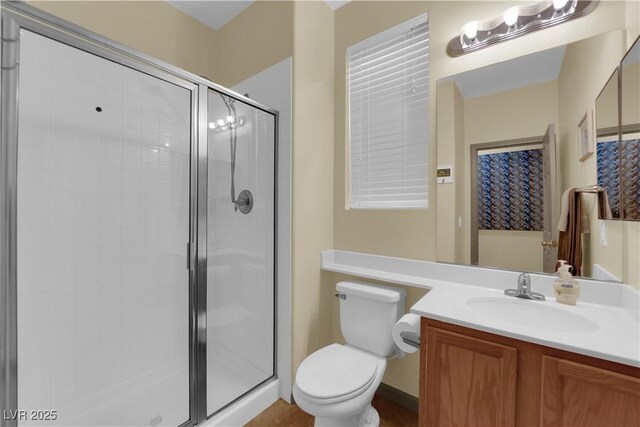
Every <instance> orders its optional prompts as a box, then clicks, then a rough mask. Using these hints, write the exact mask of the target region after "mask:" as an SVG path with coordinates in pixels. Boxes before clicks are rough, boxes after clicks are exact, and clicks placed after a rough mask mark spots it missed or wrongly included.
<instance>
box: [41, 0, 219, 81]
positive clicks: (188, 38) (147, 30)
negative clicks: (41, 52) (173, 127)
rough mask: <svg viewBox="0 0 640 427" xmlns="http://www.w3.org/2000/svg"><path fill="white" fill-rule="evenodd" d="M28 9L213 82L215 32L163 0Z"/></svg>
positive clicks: (59, 3)
mask: <svg viewBox="0 0 640 427" xmlns="http://www.w3.org/2000/svg"><path fill="white" fill-rule="evenodd" d="M30 4H31V5H33V6H36V7H38V8H40V9H42V10H44V11H45V12H49V13H51V14H53V15H56V16H58V17H60V18H62V19H66V20H67V21H70V22H72V23H74V24H76V25H79V26H81V27H84V28H87V29H89V30H91V31H94V32H96V33H98V34H101V35H103V36H105V37H108V38H110V39H113V40H115V41H117V42H119V43H122V44H124V45H126V46H129V47H131V48H133V49H136V50H139V51H140V52H143V53H145V54H147V55H150V56H152V57H154V58H157V59H160V60H162V61H165V62H168V63H169V64H172V65H175V66H177V67H180V68H182V69H185V70H187V71H190V72H192V73H194V74H197V75H204V76H207V77H209V78H210V79H212V80H214V81H215V80H216V78H217V71H216V41H215V37H216V34H215V31H213V30H212V29H211V28H209V27H207V26H206V25H204V24H202V23H200V22H199V21H197V20H196V19H194V18H192V17H190V16H189V15H186V14H184V13H182V12H181V11H179V10H178V9H176V8H175V7H173V6H170V5H169V4H168V3H166V2H164V1H36V2H30Z"/></svg>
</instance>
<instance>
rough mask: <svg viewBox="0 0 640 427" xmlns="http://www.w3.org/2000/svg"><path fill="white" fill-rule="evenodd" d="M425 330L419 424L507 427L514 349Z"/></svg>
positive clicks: (510, 419)
mask: <svg viewBox="0 0 640 427" xmlns="http://www.w3.org/2000/svg"><path fill="white" fill-rule="evenodd" d="M426 329H427V342H426V390H425V391H426V396H425V398H426V405H425V407H423V410H422V411H421V420H422V421H421V422H422V423H423V424H424V423H425V420H426V425H429V426H495V427H503V426H504V427H506V426H513V425H514V419H515V405H516V395H515V393H516V356H517V351H516V349H515V348H513V347H508V346H504V345H500V344H495V343H492V342H489V341H484V340H481V339H477V338H471V337H468V336H465V335H460V334H456V333H453V332H448V331H444V330H442V329H437V328H433V327H427V328H426ZM423 357H425V356H423ZM423 363H425V360H423ZM423 380H425V379H423Z"/></svg>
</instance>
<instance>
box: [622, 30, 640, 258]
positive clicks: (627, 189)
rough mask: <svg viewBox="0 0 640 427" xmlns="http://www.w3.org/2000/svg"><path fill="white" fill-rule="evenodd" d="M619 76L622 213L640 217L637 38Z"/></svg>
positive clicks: (631, 218) (628, 217)
mask: <svg viewBox="0 0 640 427" xmlns="http://www.w3.org/2000/svg"><path fill="white" fill-rule="evenodd" d="M620 76H621V78H620V105H621V107H622V108H621V110H620V123H621V128H620V133H621V138H620V140H621V150H620V151H621V154H620V156H621V159H622V165H621V173H620V174H621V194H622V213H621V215H622V219H623V220H625V221H640V39H638V40H636V42H635V43H634V45H633V47H632V48H631V50H629V52H628V53H627V55H626V56H625V57H624V59H623V60H622V63H621V65H620ZM636 261H637V259H636Z"/></svg>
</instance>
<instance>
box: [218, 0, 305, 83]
mask: <svg viewBox="0 0 640 427" xmlns="http://www.w3.org/2000/svg"><path fill="white" fill-rule="evenodd" d="M293 9H294V3H293V2H290V1H257V2H255V3H253V4H252V5H251V6H249V7H248V8H246V9H245V10H244V11H242V13H240V14H239V15H238V16H236V17H235V18H233V19H232V20H231V21H230V22H228V23H227V24H226V25H224V26H223V27H222V28H220V29H219V30H218V31H217V32H216V37H217V40H216V42H217V57H216V59H217V63H218V75H217V77H216V80H215V81H216V83H219V84H221V85H223V86H227V87H231V86H233V85H235V84H236V83H238V82H241V81H243V80H245V79H247V78H249V77H251V76H253V75H255V74H256V73H258V72H259V71H262V70H264V69H266V68H268V67H270V66H272V65H274V64H277V63H278V62H280V61H282V60H284V59H286V58H288V57H290V56H292V55H293V34H294V33H293V22H294V18H293Z"/></svg>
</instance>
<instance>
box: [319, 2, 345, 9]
mask: <svg viewBox="0 0 640 427" xmlns="http://www.w3.org/2000/svg"><path fill="white" fill-rule="evenodd" d="M324 1H326V2H327V4H328V5H329V7H330V8H331V9H333V10H336V9H338V8H341V7H342V6H344V5H345V4H347V3H349V0H324Z"/></svg>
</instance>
